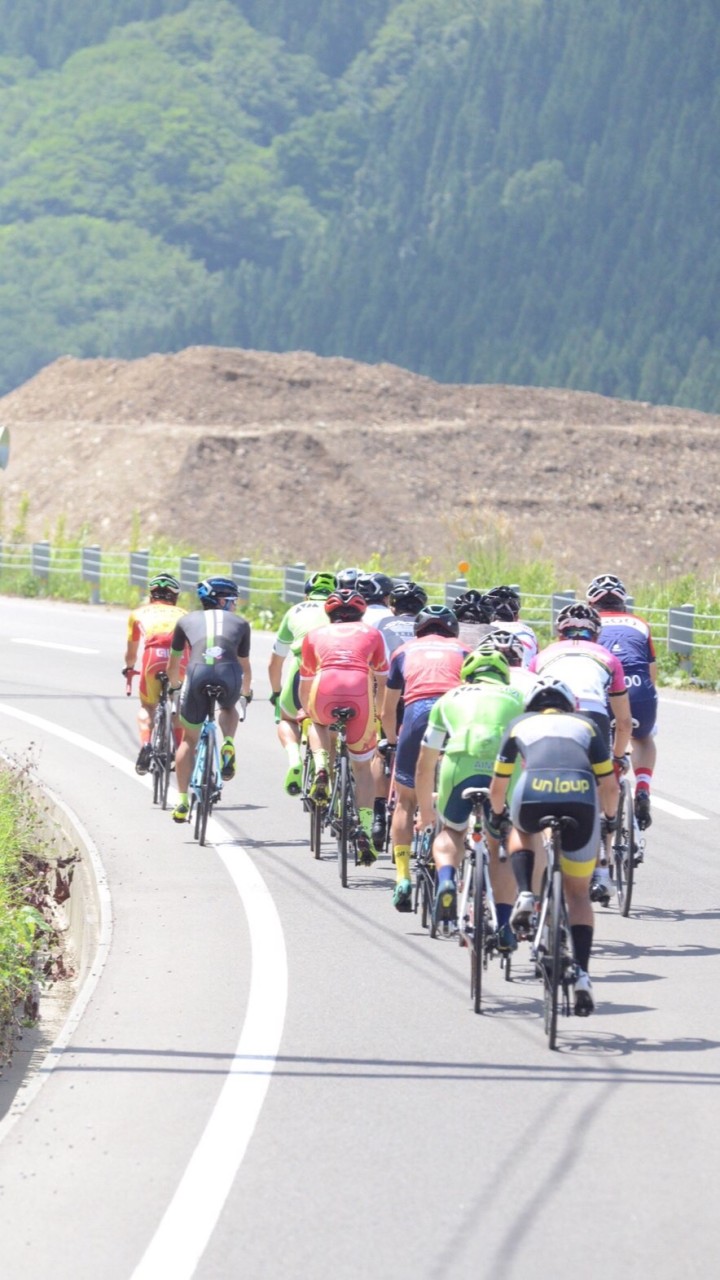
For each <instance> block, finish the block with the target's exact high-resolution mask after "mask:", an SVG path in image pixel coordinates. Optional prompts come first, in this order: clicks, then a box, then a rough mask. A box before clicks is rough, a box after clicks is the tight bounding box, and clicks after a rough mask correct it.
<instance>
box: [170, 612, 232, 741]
mask: <svg viewBox="0 0 720 1280" xmlns="http://www.w3.org/2000/svg"><path fill="white" fill-rule="evenodd" d="M187 647H189V649H190V657H189V662H188V669H187V673H186V676H185V680H184V682H183V687H182V693H181V694H180V707H179V711H180V719H181V720H182V721H183V723H184V724H186V725H189V726H193V727H195V726H197V725H199V724H202V722H203V720H204V719H205V716H206V715H207V709H208V705H209V704H208V697H207V692H206V690H207V687H208V685H211V684H214V685H218V686H219V687H220V688H221V690H222V692H221V694H220V696H219V697H218V706H219V707H220V708H221V709H222V710H224V711H228V710H230V708H231V707H234V706H235V703H236V702H237V700H238V698H239V696H240V690H241V688H242V670H241V668H240V664H239V662H238V658H247V657H249V656H250V623H249V622H247V621H246V620H245V618H242V617H240V616H239V615H238V614H235V613H229V612H226V611H225V610H223V609H198V610H196V611H195V612H194V613H188V614H186V615H185V617H184V618H181V619H180V621H179V622H178V623H177V624H176V626H175V630H174V632H173V637H172V652H173V653H174V654H178V653H182V652H183V650H184V649H185V648H187Z"/></svg>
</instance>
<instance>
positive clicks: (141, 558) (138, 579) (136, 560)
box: [130, 551, 150, 591]
mask: <svg viewBox="0 0 720 1280" xmlns="http://www.w3.org/2000/svg"><path fill="white" fill-rule="evenodd" d="M149 564H150V552H149V551H131V552H130V585H131V586H133V587H140V589H141V591H146V590H147V584H148V566H149Z"/></svg>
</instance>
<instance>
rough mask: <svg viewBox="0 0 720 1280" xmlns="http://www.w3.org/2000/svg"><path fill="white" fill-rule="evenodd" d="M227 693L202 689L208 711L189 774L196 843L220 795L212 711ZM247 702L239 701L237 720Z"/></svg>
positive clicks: (200, 841) (201, 838)
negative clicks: (219, 699) (205, 696)
mask: <svg viewBox="0 0 720 1280" xmlns="http://www.w3.org/2000/svg"><path fill="white" fill-rule="evenodd" d="M225 692H226V690H225V687H224V685H221V684H209V685H206V687H205V693H206V695H207V699H208V709H207V714H206V716H205V719H204V720H203V724H202V728H201V730H200V737H199V739H198V744H197V750H196V752H195V762H194V764H193V770H192V774H191V775H190V786H189V796H190V812H189V814H188V822H191V821H192V819H193V813H194V815H195V839H196V840H197V841H198V844H201V845H204V844H205V837H206V835H207V824H208V818H209V817H210V814H211V813H212V811H213V807H214V806H215V805H216V804H217V803H218V801H219V800H220V797H221V795H222V787H223V782H222V761H221V758H220V737H219V730H218V726H217V721H216V719H215V708H216V705H217V700H218V698H220V697H222V695H223V694H224V693H225ZM246 706H247V700H246V699H245V698H244V697H241V698H240V699H239V702H238V713H239V716H240V720H241V721H242V720H244V719H245V709H246Z"/></svg>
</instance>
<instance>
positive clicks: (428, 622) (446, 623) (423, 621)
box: [415, 604, 460, 636]
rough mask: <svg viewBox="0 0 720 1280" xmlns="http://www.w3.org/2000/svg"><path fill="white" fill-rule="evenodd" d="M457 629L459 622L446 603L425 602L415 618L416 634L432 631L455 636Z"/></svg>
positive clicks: (430, 633)
mask: <svg viewBox="0 0 720 1280" xmlns="http://www.w3.org/2000/svg"><path fill="white" fill-rule="evenodd" d="M459 631H460V623H459V622H458V620H457V618H456V617H455V614H454V613H453V611H452V609H448V607H447V605H446V604H426V605H425V607H424V608H423V609H421V610H420V612H419V614H418V615H417V617H416V619H415V635H416V636H426V635H432V634H433V632H434V633H435V634H436V635H439V636H456V635H457V634H458V632H459Z"/></svg>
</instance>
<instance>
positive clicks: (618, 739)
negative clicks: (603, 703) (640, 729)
mask: <svg viewBox="0 0 720 1280" xmlns="http://www.w3.org/2000/svg"><path fill="white" fill-rule="evenodd" d="M610 710H611V713H612V715H613V717H614V719H615V733H614V736H613V755H614V756H615V757H617V759H620V757H621V756H624V755H625V752H626V751H627V749H628V746H629V745H630V736H631V734H632V713H631V711H630V698H629V696H628V693H627V691H626V690H625V691H623V693H611V694H610Z"/></svg>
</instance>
